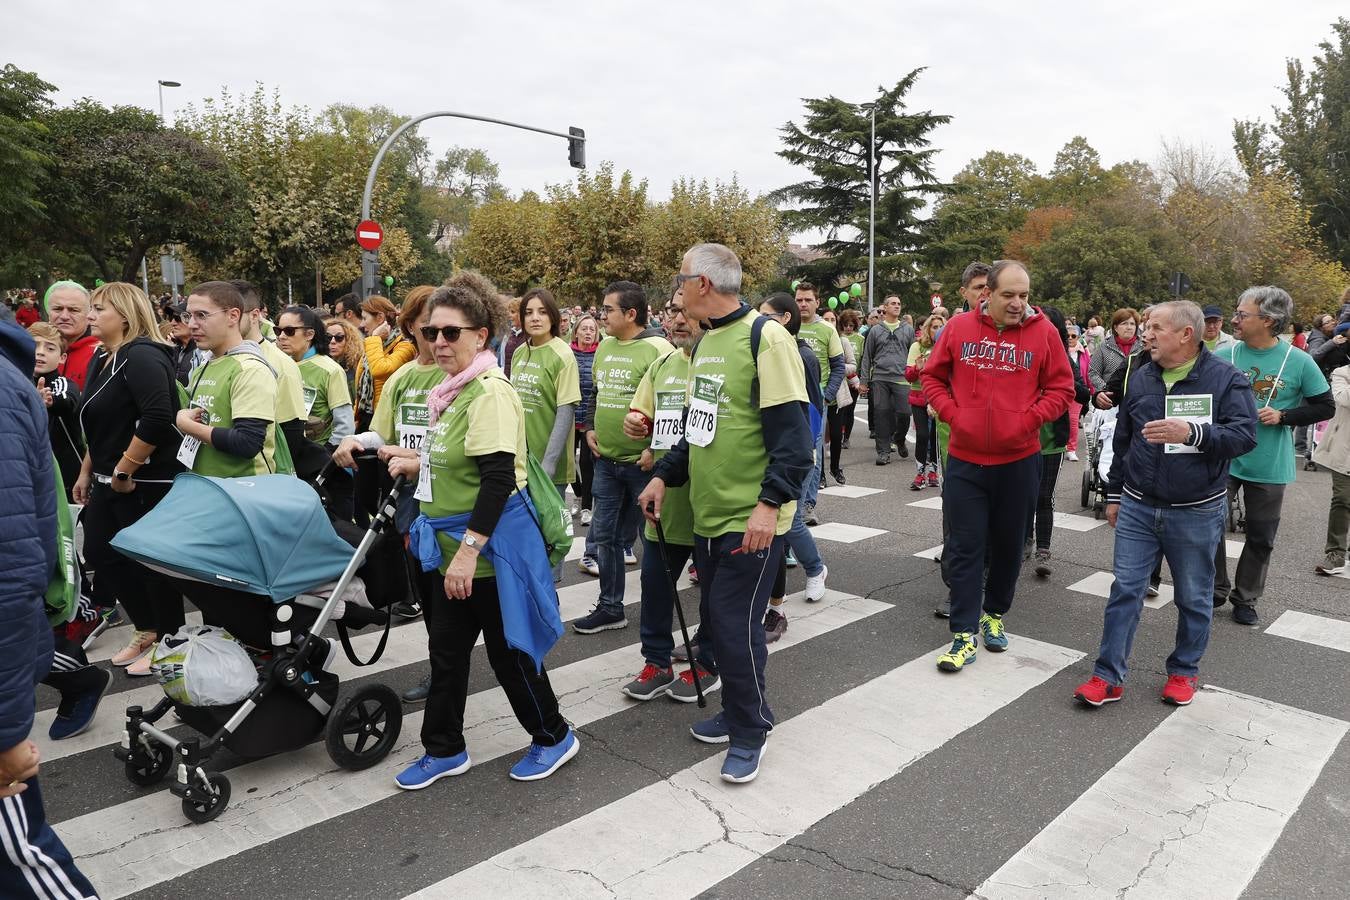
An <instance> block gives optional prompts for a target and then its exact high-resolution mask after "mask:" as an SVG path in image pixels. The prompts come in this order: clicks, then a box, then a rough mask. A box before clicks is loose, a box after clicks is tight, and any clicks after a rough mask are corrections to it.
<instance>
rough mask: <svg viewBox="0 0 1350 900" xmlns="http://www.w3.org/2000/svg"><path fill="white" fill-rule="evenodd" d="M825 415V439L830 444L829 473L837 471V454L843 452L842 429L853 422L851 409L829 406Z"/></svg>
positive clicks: (849, 407) (848, 407) (850, 407)
mask: <svg viewBox="0 0 1350 900" xmlns="http://www.w3.org/2000/svg"><path fill="white" fill-rule="evenodd" d="M828 409H829V411H828V412H827V413H826V420H825V424H826V429H827V430H826V439H827V440H828V441H829V442H830V471H831V472H835V471H838V469H839V454H841V453H843V452H844V429H845V427H846V423H848V422H852V421H853V407H852V406H845V407H844V408H843V409H840V408H839V407H838V406H831V407H829V408H828Z"/></svg>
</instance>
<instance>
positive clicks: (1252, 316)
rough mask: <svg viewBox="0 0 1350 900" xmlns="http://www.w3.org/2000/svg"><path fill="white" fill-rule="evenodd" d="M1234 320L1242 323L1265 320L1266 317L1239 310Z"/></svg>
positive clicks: (1234, 314) (1234, 315)
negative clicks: (1251, 320) (1244, 321)
mask: <svg viewBox="0 0 1350 900" xmlns="http://www.w3.org/2000/svg"><path fill="white" fill-rule="evenodd" d="M1233 318H1234V319H1236V320H1237V321H1239V322H1241V321H1243V320H1244V319H1264V318H1266V316H1263V315H1261V314H1260V313H1249V312H1243V311H1242V310H1240V309H1239V310H1238V311H1237V312H1235V313H1233Z"/></svg>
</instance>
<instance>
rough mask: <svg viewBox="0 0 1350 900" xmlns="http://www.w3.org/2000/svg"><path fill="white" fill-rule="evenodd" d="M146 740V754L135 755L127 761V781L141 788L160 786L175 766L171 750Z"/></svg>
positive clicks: (156, 742)
mask: <svg viewBox="0 0 1350 900" xmlns="http://www.w3.org/2000/svg"><path fill="white" fill-rule="evenodd" d="M143 740H145V747H144V752H141V753H137V754H134V755H133V756H132V757H131V758H130V759H128V760H127V781H130V782H131V783H132V784H137V785H140V786H141V787H149V786H151V785H153V784H159V783H160V782H161V781H163V780H164V776H165V775H168V774H169V769H170V768H171V767H172V765H173V754H172V753H171V752H169V748H168V747H165V746H164V745H163V744H161V743H159V742H158V741H153V740H148V739H144V738H143Z"/></svg>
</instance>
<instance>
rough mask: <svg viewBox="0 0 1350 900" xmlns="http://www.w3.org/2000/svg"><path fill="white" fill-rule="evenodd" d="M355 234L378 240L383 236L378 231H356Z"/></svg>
mask: <svg viewBox="0 0 1350 900" xmlns="http://www.w3.org/2000/svg"><path fill="white" fill-rule="evenodd" d="M356 236H357V237H363V238H366V239H367V240H372V241H374V240H379V239H380V238H381V237H383V235H382V234H381V233H380V232H378V231H358V232H357V233H356Z"/></svg>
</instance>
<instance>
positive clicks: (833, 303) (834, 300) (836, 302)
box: [830, 297, 839, 309]
mask: <svg viewBox="0 0 1350 900" xmlns="http://www.w3.org/2000/svg"><path fill="white" fill-rule="evenodd" d="M838 305H839V298H838V297H831V298H830V309H834V308H835V307H836V306H838Z"/></svg>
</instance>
